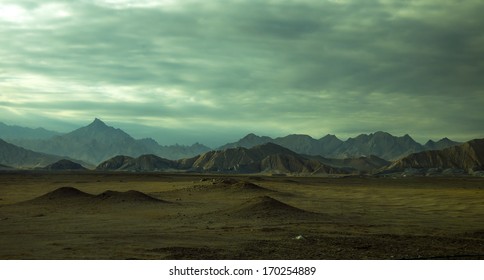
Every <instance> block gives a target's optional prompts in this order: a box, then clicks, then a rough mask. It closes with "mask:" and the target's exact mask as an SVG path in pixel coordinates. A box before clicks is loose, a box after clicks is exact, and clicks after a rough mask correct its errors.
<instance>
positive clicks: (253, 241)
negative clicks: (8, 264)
mask: <svg viewBox="0 0 484 280" xmlns="http://www.w3.org/2000/svg"><path fill="white" fill-rule="evenodd" d="M483 217H484V178H477V177H410V178H401V177H400V178H391V177H387V178H377V177H370V176H368V177H362V176H347V177H291V176H283V177H282V176H281V177H278V176H259V175H250V176H249V175H209V174H177V173H172V174H169V173H123V172H111V173H107V172H93V171H86V172H47V171H5V172H3V173H0V259H484V218H483Z"/></svg>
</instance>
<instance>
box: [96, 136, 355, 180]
mask: <svg viewBox="0 0 484 280" xmlns="http://www.w3.org/2000/svg"><path fill="white" fill-rule="evenodd" d="M96 170H100V171H145V172H146V171H150V172H151V171H190V172H210V173H237V174H247V173H265V174H313V175H314V174H336V173H337V174H344V173H349V172H350V171H353V170H348V169H343V168H336V167H331V166H328V165H325V164H323V163H321V162H319V161H317V160H312V159H307V158H305V157H303V156H301V155H299V154H297V153H295V152H293V151H291V150H289V149H286V148H284V147H281V146H279V145H276V144H273V143H266V144H263V145H258V146H255V147H252V148H250V149H247V148H241V147H239V148H232V149H225V150H223V151H210V152H206V153H204V154H201V155H198V156H196V157H193V158H187V159H181V160H177V161H172V160H168V159H164V158H160V157H157V156H155V155H143V156H140V157H138V158H132V157H126V156H116V157H113V158H112V159H109V160H107V161H105V162H102V163H101V164H99V166H98V167H97V168H96Z"/></svg>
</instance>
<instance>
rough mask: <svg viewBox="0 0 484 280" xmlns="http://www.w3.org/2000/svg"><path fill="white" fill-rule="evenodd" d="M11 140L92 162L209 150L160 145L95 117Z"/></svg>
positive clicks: (198, 146) (181, 155)
mask: <svg viewBox="0 0 484 280" xmlns="http://www.w3.org/2000/svg"><path fill="white" fill-rule="evenodd" d="M11 143H13V144H15V145H17V146H21V147H24V148H27V149H30V150H34V151H38V152H42V153H47V154H53V155H58V156H67V157H71V158H75V159H79V160H82V161H85V162H88V163H91V164H94V165H97V164H99V163H100V162H102V161H104V160H106V159H109V158H111V157H114V156H116V155H120V154H123V155H127V156H134V157H136V156H140V155H143V154H156V155H158V156H162V157H166V158H170V159H179V158H185V157H192V156H195V155H198V154H200V153H203V152H206V151H208V150H210V148H208V147H206V146H204V145H201V144H198V143H196V144H194V145H192V146H179V145H174V146H161V145H159V144H158V143H157V142H156V141H155V140H153V139H150V138H147V139H140V140H137V139H134V138H133V137H131V136H130V135H129V134H127V133H126V132H124V131H123V130H121V129H119V128H114V127H111V126H108V125H106V124H105V123H104V122H103V121H101V120H100V119H97V118H96V119H95V120H94V121H93V122H92V123H91V124H89V125H88V126H85V127H81V128H79V129H76V130H74V131H72V132H69V133H67V134H63V135H57V136H54V137H51V138H48V139H24V140H21V139H14V140H11Z"/></svg>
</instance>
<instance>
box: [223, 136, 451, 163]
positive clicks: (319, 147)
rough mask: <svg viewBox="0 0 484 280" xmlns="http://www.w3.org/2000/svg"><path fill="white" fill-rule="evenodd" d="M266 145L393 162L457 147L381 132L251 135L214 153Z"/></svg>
mask: <svg viewBox="0 0 484 280" xmlns="http://www.w3.org/2000/svg"><path fill="white" fill-rule="evenodd" d="M269 142H270V143H274V144H277V145H280V146H282V147H285V148H288V149H290V150H292V151H294V152H296V153H299V154H304V155H317V156H323V157H328V158H337V159H344V158H356V157H362V156H364V157H367V156H371V155H374V156H377V157H380V158H383V159H385V160H396V159H399V158H402V157H404V156H406V155H409V154H411V153H415V152H420V151H424V150H431V149H443V148H447V147H451V146H454V145H458V144H460V143H458V142H454V141H451V140H449V139H448V138H444V139H441V140H439V141H437V142H434V141H432V140H429V141H428V142H427V143H426V144H425V145H421V144H419V143H417V142H416V141H415V140H413V139H412V138H411V137H410V136H409V135H408V134H406V135H404V136H402V137H397V136H393V135H391V134H389V133H386V132H382V131H378V132H375V133H371V134H360V135H358V136H357V137H355V138H349V139H348V140H346V141H342V140H340V139H338V138H337V137H336V136H334V135H330V134H328V135H326V136H324V137H322V138H320V139H314V138H312V137H311V136H308V135H301V134H292V135H288V136H285V137H278V138H274V139H273V138H270V137H268V136H257V135H255V134H252V133H251V134H248V135H247V136H245V137H244V138H242V139H240V140H239V141H237V142H234V143H229V144H226V145H223V146H221V147H219V148H218V150H224V149H227V148H235V147H244V148H251V147H254V146H256V145H261V144H264V143H269Z"/></svg>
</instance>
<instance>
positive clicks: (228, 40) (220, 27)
mask: <svg viewBox="0 0 484 280" xmlns="http://www.w3.org/2000/svg"><path fill="white" fill-rule="evenodd" d="M3 2H5V3H2V4H0V37H1V38H9V39H8V40H2V44H1V46H0V117H1V118H2V119H5V120H10V119H11V120H12V121H11V122H13V123H15V119H16V118H18V120H19V122H24V123H33V121H34V120H35V119H36V118H37V119H39V118H41V119H42V120H44V121H45V122H46V123H42V124H37V126H46V127H49V120H50V119H51V120H54V119H55V118H56V117H57V116H58V117H62V118H64V119H65V120H66V121H67V122H70V123H71V127H74V125H78V124H84V123H86V122H87V121H89V120H90V119H92V118H93V117H94V116H98V117H101V118H105V119H106V118H107V119H109V120H111V121H114V122H118V123H120V124H121V126H122V124H123V123H124V124H126V126H129V125H132V124H134V123H136V122H137V123H139V124H146V125H149V126H150V127H151V129H153V131H154V132H156V131H165V130H166V131H170V132H171V133H175V134H176V133H178V132H180V131H183V130H184V129H186V130H190V131H194V133H193V135H195V134H196V135H199V136H200V138H203V139H209V138H210V136H209V135H208V133H212V132H213V131H220V130H224V133H222V134H223V135H237V134H240V136H242V135H241V134H243V133H247V132H251V131H255V132H264V131H266V134H271V133H272V134H273V135H274V134H275V136H279V135H282V134H284V133H307V134H311V135H312V136H314V137H319V136H322V135H324V134H326V133H335V134H338V135H341V137H349V136H354V134H355V133H366V132H372V131H374V130H386V131H389V132H392V133H396V134H404V133H411V134H412V135H414V136H416V137H417V138H419V137H421V138H422V139H423V138H426V137H443V136H449V137H454V138H456V139H457V140H467V138H469V137H471V138H472V137H479V136H480V137H482V132H481V126H480V125H479V124H480V123H482V121H484V120H483V114H482V113H481V111H482V109H481V108H482V107H483V105H484V94H483V88H484V81H483V79H482V78H481V75H482V73H484V54H483V52H482V51H481V49H482V47H483V44H484V31H483V30H484V28H483V27H484V19H482V16H480V14H479V11H481V10H482V9H483V8H484V4H482V2H481V1H471V0H470V1H460V2H456V1H448V0H443V1H430V0H429V1H404V2H402V1H390V0H385V1H383V0H381V1H376V0H369V1H349V0H348V1H309V0H305V1H302V0H300V1H289V0H287V1H284V0H281V1H256V0H254V1H215V0H211V1H154V0H152V1H151V0H144V1H129V0H122V1H114V0H113V1H111V0H102V1H101V0H98V1H94V0H92V1H87V0H86V1H25V0H20V1H3ZM12 112H15V114H13V115H12ZM56 112H58V113H56ZM16 116H17V117H16ZM29 118H30V119H31V120H30V122H29V121H28V119H29ZM194 126H195V127H194ZM66 128H67V125H66ZM177 131H178V132H177ZM196 131H198V132H196ZM180 133H181V132H180ZM160 134H162V133H161V132H160ZM180 135H182V134H180ZM170 137H171V138H170V139H176V137H174V136H170ZM224 137H225V136H217V135H212V138H213V140H210V141H212V143H208V144H212V145H216V144H221V143H223V142H224V141H226V140H233V139H225V138H224ZM160 138H162V136H161V135H159V138H158V140H160ZM197 140H198V139H186V137H185V136H183V137H182V136H180V139H179V142H181V143H183V142H184V141H185V142H194V141H197ZM161 142H163V141H161Z"/></svg>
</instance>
